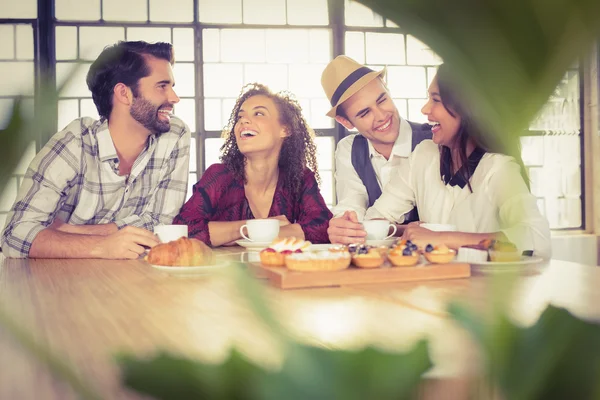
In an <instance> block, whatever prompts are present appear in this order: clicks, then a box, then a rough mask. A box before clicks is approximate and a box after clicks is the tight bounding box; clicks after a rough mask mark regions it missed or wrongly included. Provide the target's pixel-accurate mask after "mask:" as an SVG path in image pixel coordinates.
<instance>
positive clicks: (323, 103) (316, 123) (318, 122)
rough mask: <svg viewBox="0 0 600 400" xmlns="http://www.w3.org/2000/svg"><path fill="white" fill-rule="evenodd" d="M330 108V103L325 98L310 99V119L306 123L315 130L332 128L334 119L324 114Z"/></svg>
mask: <svg viewBox="0 0 600 400" xmlns="http://www.w3.org/2000/svg"><path fill="white" fill-rule="evenodd" d="M330 108H331V104H330V103H329V101H328V100H327V99H325V98H322V99H312V100H311V101H310V120H309V121H308V124H309V125H310V126H311V127H312V128H313V129H315V130H317V129H329V128H333V122H334V119H333V118H329V117H328V116H327V115H325V113H326V112H327V111H329V109H330Z"/></svg>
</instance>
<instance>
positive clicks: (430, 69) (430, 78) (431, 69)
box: [427, 67, 437, 88]
mask: <svg viewBox="0 0 600 400" xmlns="http://www.w3.org/2000/svg"><path fill="white" fill-rule="evenodd" d="M436 74H437V68H434V67H427V87H428V88H429V86H430V85H431V82H432V81H433V78H435V75H436Z"/></svg>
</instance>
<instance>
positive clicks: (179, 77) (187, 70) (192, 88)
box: [173, 63, 196, 97]
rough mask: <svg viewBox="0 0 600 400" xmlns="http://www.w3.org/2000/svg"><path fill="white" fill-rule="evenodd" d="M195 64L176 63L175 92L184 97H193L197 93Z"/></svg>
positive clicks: (174, 71) (174, 70)
mask: <svg viewBox="0 0 600 400" xmlns="http://www.w3.org/2000/svg"><path fill="white" fill-rule="evenodd" d="M194 71H195V68H194V64H191V63H175V65H174V66H173V74H174V75H175V88H174V89H175V93H177V95H178V96H182V97H193V96H194V95H195V93H196V77H195V72H194Z"/></svg>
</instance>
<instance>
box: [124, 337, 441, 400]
mask: <svg viewBox="0 0 600 400" xmlns="http://www.w3.org/2000/svg"><path fill="white" fill-rule="evenodd" d="M118 360H119V362H120V364H121V366H122V368H123V380H124V383H125V384H126V385H127V386H129V387H131V388H133V389H135V390H137V391H139V392H142V393H145V394H149V395H151V396H153V397H155V398H157V399H163V400H180V399H192V398H203V399H204V398H206V399H234V400H246V399H248V400H250V399H265V400H269V399H273V400H275V399H283V398H285V399H290V400H294V399H298V400H300V399H317V400H318V399H323V400H325V399H347V400H352V399H357V400H358V399H366V398H372V399H380V400H385V399H405V398H409V396H410V395H411V394H413V393H414V390H415V388H416V387H417V385H418V384H419V380H420V378H421V376H422V374H423V373H424V372H425V371H427V370H428V369H429V368H430V367H431V361H430V359H429V353H428V350H427V344H426V342H425V341H421V342H419V343H417V344H416V345H415V347H414V348H413V349H411V350H410V351H409V352H408V353H405V354H386V353H382V352H380V351H378V350H374V349H370V348H367V349H364V350H362V351H359V352H349V351H341V350H338V351H333V350H327V349H321V348H315V347H307V346H303V345H299V344H294V345H291V346H290V351H289V352H288V353H287V354H286V359H285V361H284V364H283V366H282V368H281V370H279V371H266V370H264V369H262V368H260V367H258V366H256V365H254V364H252V363H250V362H249V361H247V360H246V359H245V357H244V356H242V355H241V354H240V353H239V352H237V351H235V350H234V351H232V353H231V355H230V357H229V358H228V359H227V360H226V361H225V362H224V363H223V364H220V365H211V364H203V363H200V362H196V361H191V360H187V359H183V358H178V357H175V356H171V355H168V354H164V353H163V354H160V355H158V356H156V357H155V358H153V359H150V360H141V359H137V358H136V357H134V356H131V355H121V356H119V358H118Z"/></svg>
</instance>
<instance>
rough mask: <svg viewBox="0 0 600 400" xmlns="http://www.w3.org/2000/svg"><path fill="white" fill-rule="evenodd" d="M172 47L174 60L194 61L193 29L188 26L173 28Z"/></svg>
mask: <svg viewBox="0 0 600 400" xmlns="http://www.w3.org/2000/svg"><path fill="white" fill-rule="evenodd" d="M173 48H174V50H175V62H177V61H194V59H195V57H194V51H195V47H194V30H193V29H190V28H178V29H173Z"/></svg>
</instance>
